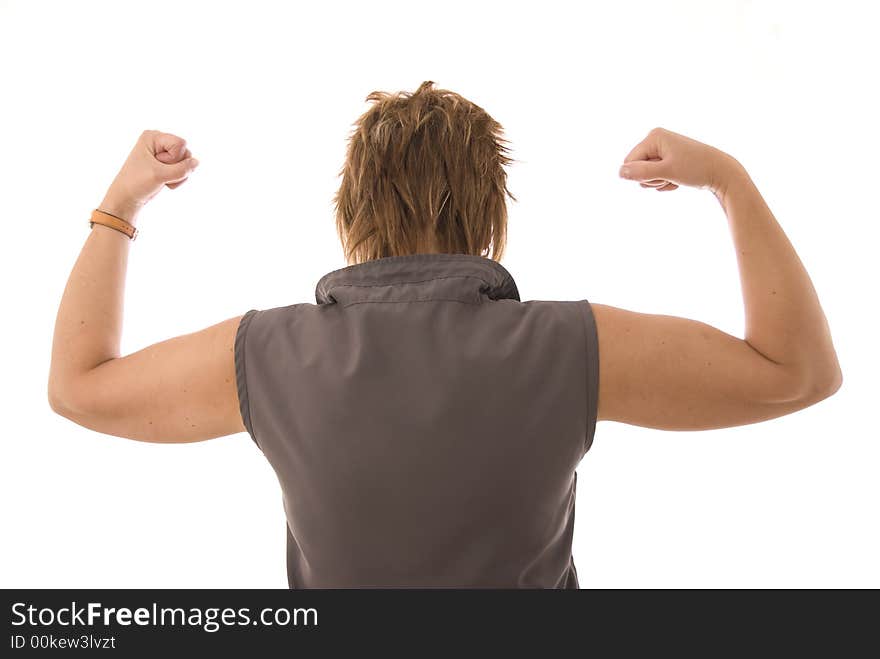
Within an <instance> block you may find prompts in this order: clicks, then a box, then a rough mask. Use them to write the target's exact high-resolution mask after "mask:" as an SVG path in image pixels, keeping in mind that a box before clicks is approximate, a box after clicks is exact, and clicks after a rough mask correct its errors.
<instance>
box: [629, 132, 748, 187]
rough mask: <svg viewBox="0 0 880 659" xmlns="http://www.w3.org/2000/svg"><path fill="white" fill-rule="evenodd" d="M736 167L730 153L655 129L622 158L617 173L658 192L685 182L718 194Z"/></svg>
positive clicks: (737, 164) (735, 162) (689, 185)
mask: <svg viewBox="0 0 880 659" xmlns="http://www.w3.org/2000/svg"><path fill="white" fill-rule="evenodd" d="M737 166H739V163H738V162H737V161H736V160H735V159H734V158H733V157H732V156H730V155H728V154H726V153H724V152H723V151H721V150H719V149H716V148H715V147H713V146H709V145H708V144H703V143H702V142H697V141H696V140H693V139H691V138H689V137H685V136H684V135H679V134H678V133H674V132H672V131H671V130H666V129H664V128H655V129H653V130H652V131H651V132H650V133H648V136H647V137H646V138H645V139H644V140H642V141H641V142H639V143H638V144H637V145H636V146H635V148H633V150H632V151H630V152H629V155H628V156H627V157H626V158H624V159H623V165H621V167H620V176H621V177H622V178H625V179H629V180H632V181H638V182H639V184H640V185H641V186H642V187H643V188H655V189H656V190H658V191H667V190H675V189H676V188H678V186H679V185H686V186H688V187H692V188H701V189H708V190H711V191H712V192H714V193H715V194H718V192H719V191H720V190H722V189H723V188H724V186H725V185H726V184H727V181H728V178H729V176H730V175H731V173H732V172H733V171H734V170H735V168H736V167H737Z"/></svg>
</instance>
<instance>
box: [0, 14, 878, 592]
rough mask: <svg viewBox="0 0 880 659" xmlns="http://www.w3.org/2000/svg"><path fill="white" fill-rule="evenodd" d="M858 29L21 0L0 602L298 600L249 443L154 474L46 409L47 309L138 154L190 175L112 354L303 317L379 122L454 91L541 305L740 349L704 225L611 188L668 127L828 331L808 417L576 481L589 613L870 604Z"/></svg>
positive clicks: (149, 246) (188, 452)
mask: <svg viewBox="0 0 880 659" xmlns="http://www.w3.org/2000/svg"><path fill="white" fill-rule="evenodd" d="M871 7H872V3H867V2H853V3H841V2H836V3H833V4H830V3H816V4H812V3H806V2H792V3H779V2H664V3H657V2H626V3H605V2H603V3H595V4H594V3H562V2H549V1H543V2H540V3H528V4H525V3H524V4H517V3H511V2H491V3H490V2H449V1H444V2H442V3H409V2H399V3H391V2H369V3H351V4H350V5H349V4H344V3H331V2H322V3H280V2H279V3H277V4H276V3H265V2H253V1H252V0H249V1H248V2H247V3H245V2H239V3H222V2H203V3H202V2H186V3H184V2H173V3H171V2H157V1H156V0H151V1H150V2H149V3H143V4H141V3H136V2H100V3H99V2H83V1H78V2H75V3H74V2H54V3H49V2H33V1H31V2H0V82H2V87H0V89H2V91H0V94H2V103H0V145H2V150H3V153H2V157H0V190H2V194H0V219H2V222H3V232H4V233H3V240H2V243H0V244H2V251H3V253H2V257H3V258H2V264H0V267H2V276H3V299H4V310H3V313H4V318H3V325H2V332H3V345H4V348H5V351H4V357H3V368H4V377H3V378H2V384H0V386H2V397H3V403H4V410H5V415H4V421H5V424H4V425H5V427H4V432H3V437H2V442H0V502H2V503H0V505H2V517H0V525H2V529H3V543H2V560H0V586H3V587H53V586H58V587H227V586H228V587H276V588H285V587H286V586H287V581H286V574H285V562H284V517H283V510H282V506H281V498H280V490H279V486H278V483H277V480H276V479H275V475H274V473H273V471H272V470H271V468H270V467H269V465H268V463H267V462H266V461H265V458H264V457H263V456H262V454H261V453H260V452H259V450H258V449H257V448H256V447H255V446H254V445H253V443H252V441H251V439H250V438H249V437H248V435H247V434H246V433H241V434H237V435H233V436H229V437H223V438H220V439H216V440H212V441H208V442H202V443H196V444H188V445H156V444H148V443H140V442H136V441H129V440H125V439H121V438H116V437H112V436H109V435H102V434H100V433H96V432H93V431H90V430H87V429H84V428H81V427H78V426H76V425H74V424H73V423H72V422H70V421H68V420H66V419H64V418H62V417H60V416H57V415H54V414H53V413H52V412H51V411H50V409H49V406H48V402H47V395H46V386H47V379H48V368H49V358H50V348H51V340H52V332H53V326H54V321H55V314H56V312H57V309H58V303H59V301H60V298H61V294H62V292H63V289H64V285H65V282H66V279H67V276H68V275H69V273H70V269H71V268H72V266H73V264H74V261H75V259H76V257H77V255H78V253H79V250H80V248H81V247H82V244H83V242H84V240H85V238H86V236H87V234H88V224H87V219H88V216H89V213H90V212H91V209H92V208H94V207H95V206H96V205H97V204H99V203H100V201H101V199H102V197H103V195H104V192H105V190H106V188H107V186H108V185H109V184H110V182H111V180H112V178H113V176H114V175H115V174H116V172H117V171H118V168H119V167H120V166H121V164H122V162H123V161H124V159H125V157H126V156H127V154H128V152H129V151H130V149H131V147H132V146H133V145H134V142H135V140H136V139H137V137H138V136H139V134H140V133H141V131H143V130H144V129H147V128H151V129H157V130H162V131H166V132H172V133H175V134H177V135H180V136H182V137H184V138H186V139H187V141H188V144H189V146H190V148H191V150H192V151H193V154H194V155H195V156H196V157H198V158H199V160H200V161H201V165H200V167H199V169H198V171H197V172H196V173H195V174H194V175H193V176H192V177H191V178H190V180H189V181H188V182H187V183H186V184H184V185H183V186H182V187H180V188H178V189H177V190H167V189H166V190H164V191H163V192H162V193H161V194H160V195H159V196H158V197H157V198H156V199H154V200H153V201H152V202H151V203H150V204H149V206H148V207H147V208H146V209H145V211H144V212H143V213H142V215H141V217H140V222H139V226H140V228H141V235H140V236H139V237H138V240H137V241H136V242H135V243H134V244H133V245H132V250H131V257H130V263H129V274H128V280H127V296H126V306H125V328H124V335H123V345H122V348H123V353H124V354H127V353H129V352H133V351H135V350H138V349H140V348H142V347H145V346H147V345H149V344H151V343H154V342H157V341H161V340H164V339H166V338H170V337H172V336H177V335H180V334H184V333H188V332H192V331H196V330H199V329H202V328H204V327H207V326H209V325H212V324H214V323H216V322H219V321H220V320H223V319H226V318H230V317H232V316H236V315H239V314H242V313H244V312H245V311H247V310H248V309H251V308H269V307H274V306H281V305H287V304H293V303H295V302H308V301H314V286H315V283H316V282H317V280H318V278H319V277H320V276H321V275H323V274H324V273H326V272H329V271H330V270H333V269H336V268H339V267H342V266H343V265H345V264H344V262H343V259H342V253H341V249H340V247H339V245H338V243H337V238H336V234H335V229H334V226H333V217H332V206H331V198H332V195H333V193H334V192H335V190H336V187H337V186H338V182H339V179H338V178H337V174H338V172H339V168H340V167H341V165H342V159H343V156H344V151H345V139H346V137H347V135H348V132H349V130H350V126H351V123H352V122H353V121H354V120H355V119H356V117H357V116H358V115H359V114H360V113H361V112H363V111H364V110H366V109H367V107H368V105H367V104H366V103H365V102H364V98H365V97H366V95H367V94H368V93H369V92H371V91H373V90H389V91H396V90H409V91H412V90H414V89H415V88H416V87H417V86H418V85H419V83H421V82H422V81H423V80H434V81H435V82H436V83H437V86H438V87H442V88H448V89H452V90H454V91H457V92H459V93H461V94H462V95H464V96H466V97H467V98H469V99H470V100H472V101H474V102H475V103H477V104H479V105H481V106H482V107H484V108H485V109H486V110H487V111H488V112H489V113H490V114H492V115H493V116H494V117H495V118H496V119H498V121H500V122H501V123H502V124H503V126H504V127H505V130H506V136H507V137H508V138H509V139H510V140H511V142H512V148H513V156H514V157H516V158H517V159H518V162H516V163H515V164H514V165H512V166H511V167H510V169H509V172H510V179H509V186H510V189H511V190H512V192H513V193H514V195H516V196H517V198H518V200H519V201H518V202H517V203H511V204H510V245H509V249H508V253H507V256H506V258H505V259H504V261H503V264H504V265H505V267H507V268H508V270H510V272H511V273H512V274H513V275H514V277H515V278H516V281H517V283H518V285H519V288H520V293H521V295H522V298H523V299H524V300H527V299H559V300H566V299H581V298H588V299H590V300H591V301H594V302H601V303H604V304H612V305H615V306H620V307H624V308H628V309H632V310H637V311H643V312H651V313H666V314H676V315H681V316H687V317H690V318H695V319H698V320H702V321H705V322H708V323H711V324H713V325H715V326H717V327H719V328H721V329H723V330H725V331H727V332H730V333H732V334H735V335H737V336H742V332H743V309H742V299H741V294H740V289H739V279H738V274H737V269H736V259H735V254H734V251H733V249H732V246H731V241H730V236H729V231H728V227H727V223H726V220H725V218H724V215H723V213H722V211H721V209H720V206H719V205H718V204H717V202H716V200H715V199H714V198H713V197H712V196H711V194H710V193H708V192H705V191H698V190H693V189H679V190H678V191H676V192H673V193H668V192H667V193H663V194H657V193H656V192H655V191H654V190H646V189H642V188H640V187H638V184H636V183H633V182H628V181H623V180H621V179H619V178H618V177H617V170H618V167H619V165H620V163H621V162H622V159H623V157H624V156H625V155H626V154H627V153H628V152H629V150H630V149H631V148H632V147H633V146H634V145H635V144H636V143H637V142H638V141H640V140H641V139H642V138H643V137H644V136H645V134H646V133H647V132H648V131H649V130H650V129H651V128H652V127H654V126H663V127H665V128H668V129H670V130H674V131H677V132H680V133H684V134H686V135H688V136H691V137H693V138H695V139H698V140H700V141H704V142H707V143H710V144H713V145H715V146H717V147H719V148H721V149H723V150H725V151H727V152H729V153H731V154H733V155H734V156H735V157H736V158H737V159H739V160H740V162H742V163H743V164H744V165H745V166H746V168H747V169H748V170H749V172H750V173H751V175H752V178H753V179H754V180H755V182H756V183H757V185H758V187H759V189H760V190H761V191H762V192H763V194H764V196H765V198H766V199H767V201H768V203H769V205H770V207H771V209H772V210H773V211H774V213H775V215H776V217H777V218H778V219H779V221H780V223H781V224H782V226H783V228H784V229H785V231H786V233H787V235H788V236H789V238H790V239H791V241H792V243H793V244H794V246H795V248H796V249H797V251H798V253H799V255H800V257H801V259H802V260H803V262H804V263H805V265H806V267H807V269H808V271H809V273H810V275H811V276H812V278H813V282H814V285H815V287H816V290H817V291H818V294H819V298H820V300H821V301H822V303H823V307H824V309H825V311H826V314H827V317H828V319H829V324H830V326H831V331H832V335H833V337H834V340H835V345H836V347H837V351H838V355H839V358H840V361H841V364H842V369H843V374H844V384H843V387H842V389H841V390H840V391H839V392H838V393H837V394H836V395H835V396H833V397H832V398H830V399H827V400H825V401H823V402H821V403H819V404H818V405H816V406H814V407H811V408H808V409H807V410H805V411H802V412H798V413H796V414H794V415H791V416H787V417H782V418H780V419H776V420H772V421H768V422H764V423H759V424H753V425H750V426H745V427H739V428H731V429H725V430H716V431H707V432H665V431H657V430H648V429H643V428H638V427H632V426H626V425H623V424H617V423H610V422H600V423H599V425H598V429H597V433H596V438H595V442H594V445H593V447H592V449H591V451H590V452H589V453H588V454H587V456H586V458H585V459H584V461H583V463H582V464H581V467H580V469H579V481H578V502H577V528H576V533H575V544H574V555H575V562H576V564H577V566H578V572H579V576H580V580H581V585H582V587H585V588H598V587H864V586H871V587H880V569H878V561H877V560H876V559H877V556H878V555H880V534H878V523H877V522H878V516H877V504H878V495H880V486H878V481H877V473H878V458H880V442H878V431H877V425H876V421H875V417H874V411H875V409H876V408H875V405H876V400H875V398H876V394H877V379H876V375H875V374H876V372H877V367H878V359H877V353H878V349H877V338H876V328H877V326H876V318H877V312H876V307H875V301H876V297H877V294H876V290H875V287H876V283H877V281H878V266H877V258H876V251H877V244H876V238H877V234H878V232H877V220H878V211H877V196H876V190H877V163H878V157H880V148H878V146H880V145H878V137H877V125H876V120H877V117H878V116H880V112H878V110H880V108H878V104H877V101H876V96H874V95H873V94H874V93H875V92H876V91H877V63H878V61H880V54H878V50H877V46H876V45H871V40H872V39H873V38H874V36H875V35H874V34H873V30H874V28H875V27H876V25H877V21H876V19H875V17H872V16H869V15H867V14H866V12H867V11H868V10H870V8H871ZM875 44H876V42H875Z"/></svg>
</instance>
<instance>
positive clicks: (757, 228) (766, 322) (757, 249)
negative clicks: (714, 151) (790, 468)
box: [715, 158, 841, 395]
mask: <svg viewBox="0 0 880 659" xmlns="http://www.w3.org/2000/svg"><path fill="white" fill-rule="evenodd" d="M728 165H729V166H728V169H727V174H726V176H725V178H724V185H723V187H721V188H720V189H718V190H716V191H715V195H716V198H717V199H718V200H719V202H720V203H721V206H722V208H723V209H724V211H725V213H726V214H727V219H728V225H729V227H730V231H731V234H732V237H733V242H734V245H735V248H736V257H737V262H738V265H739V272H740V282H741V286H742V293H743V302H744V304H745V325H746V327H745V340H746V342H747V343H749V344H750V345H751V346H752V347H753V348H754V349H755V350H757V351H758V352H760V353H761V354H762V355H764V356H765V357H766V358H768V359H770V360H772V361H774V362H776V363H778V364H780V365H781V366H782V367H783V368H785V369H786V370H787V371H788V372H789V373H790V374H791V375H792V376H793V377H795V378H797V379H798V381H800V382H803V383H804V386H805V388H806V391H807V394H806V395H812V394H813V393H821V392H822V391H823V390H824V389H825V388H831V389H836V388H837V387H838V386H839V385H840V381H841V374H840V366H839V364H838V361H837V354H836V352H835V350H834V346H833V344H832V341H831V333H830V331H829V327H828V322H827V320H826V318H825V314H824V312H823V311H822V307H821V305H820V303H819V298H818V296H817V295H816V291H815V289H814V287H813V283H812V281H811V280H810V276H809V274H808V273H807V271H806V269H805V268H804V265H803V263H801V260H800V258H799V257H798V255H797V253H796V252H795V250H794V248H793V247H792V245H791V243H790V242H789V240H788V238H787V237H786V235H785V232H784V231H783V230H782V227H781V226H780V225H779V223H778V222H777V221H776V218H775V217H774V216H773V213H772V212H771V211H770V208H769V207H768V206H767V204H766V202H765V201H764V198H763V197H762V195H761V193H760V192H759V191H758V188H757V186H755V184H754V182H753V181H752V179H751V177H750V176H749V175H748V173H747V172H746V170H745V168H743V167H742V165H740V164H739V163H738V162H737V161H736V160H734V159H733V158H730V160H729V161H728Z"/></svg>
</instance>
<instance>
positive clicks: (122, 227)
mask: <svg viewBox="0 0 880 659" xmlns="http://www.w3.org/2000/svg"><path fill="white" fill-rule="evenodd" d="M95 224H103V225H104V226H105V227H110V228H111V229H116V230H117V231H120V232H122V233H124V234H125V235H126V236H128V237H129V239H131V240H134V239H135V238H136V237H137V234H138V230H137V227H136V226H134V225H132V224H129V223H128V222H126V221H125V220H123V219H122V218H121V217H116V216H115V215H111V214H110V213H107V212H105V211H100V210H98V209H97V208H96V209H95V210H93V211H92V217H91V219H90V220H89V228H90V229H91V228H92V227H93V226H95Z"/></svg>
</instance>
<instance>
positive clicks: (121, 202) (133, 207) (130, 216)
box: [97, 191, 143, 226]
mask: <svg viewBox="0 0 880 659" xmlns="http://www.w3.org/2000/svg"><path fill="white" fill-rule="evenodd" d="M97 208H98V210H99V211H104V212H105V213H110V214H111V215H115V216H116V217H120V218H122V219H123V220H125V221H126V222H128V223H129V224H131V225H132V226H136V225H137V217H138V215H139V214H140V211H141V208H143V205H142V204H138V203H136V202H133V201H131V200H129V199H127V198H125V197H123V196H120V195H117V194H115V193H113V192H112V191H108V192H107V194H106V195H104V199H103V200H102V201H101V204H100V205H99V206H98V207H97Z"/></svg>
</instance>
